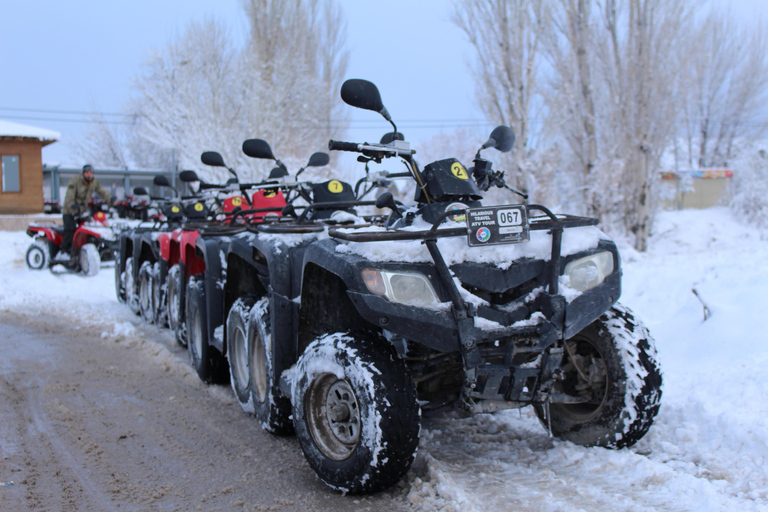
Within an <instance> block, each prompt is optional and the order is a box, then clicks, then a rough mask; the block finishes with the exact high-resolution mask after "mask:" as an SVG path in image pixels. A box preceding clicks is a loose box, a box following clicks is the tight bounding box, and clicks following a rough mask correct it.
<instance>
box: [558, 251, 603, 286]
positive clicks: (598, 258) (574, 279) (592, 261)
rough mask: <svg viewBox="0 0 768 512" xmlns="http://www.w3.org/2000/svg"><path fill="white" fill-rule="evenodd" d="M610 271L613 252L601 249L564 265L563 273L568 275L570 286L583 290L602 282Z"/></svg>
mask: <svg viewBox="0 0 768 512" xmlns="http://www.w3.org/2000/svg"><path fill="white" fill-rule="evenodd" d="M612 273H613V254H612V253H610V252H608V251H603V252H598V253H595V254H590V255H589V256H584V257H583V258H579V259H577V260H573V261H571V262H570V263H568V264H567V265H566V266H565V271H564V272H563V275H565V276H567V277H568V279H569V282H570V284H569V286H570V287H571V288H573V289H574V290H577V291H580V292H585V291H587V290H590V289H592V288H594V287H595V286H597V285H599V284H602V282H603V281H605V278H606V277H608V276H609V275H611V274H612Z"/></svg>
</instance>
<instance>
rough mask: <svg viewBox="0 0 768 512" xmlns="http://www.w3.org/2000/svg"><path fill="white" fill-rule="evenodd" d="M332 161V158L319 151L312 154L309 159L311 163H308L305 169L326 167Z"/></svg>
mask: <svg viewBox="0 0 768 512" xmlns="http://www.w3.org/2000/svg"><path fill="white" fill-rule="evenodd" d="M330 161H331V157H330V156H328V153H324V152H322V151H318V152H317V153H312V156H310V157H309V162H307V165H306V166H305V167H324V166H326V165H328V162H330Z"/></svg>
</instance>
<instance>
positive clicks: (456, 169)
mask: <svg viewBox="0 0 768 512" xmlns="http://www.w3.org/2000/svg"><path fill="white" fill-rule="evenodd" d="M451 172H452V173H453V175H454V176H456V177H457V178H459V179H462V180H466V179H468V178H469V176H467V170H466V169H465V168H464V166H463V165H461V164H460V163H459V162H453V164H451Z"/></svg>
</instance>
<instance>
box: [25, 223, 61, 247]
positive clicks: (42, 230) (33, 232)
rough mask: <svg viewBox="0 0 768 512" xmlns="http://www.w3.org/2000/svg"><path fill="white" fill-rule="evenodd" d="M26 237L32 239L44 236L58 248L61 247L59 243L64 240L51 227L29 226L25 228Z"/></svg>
mask: <svg viewBox="0 0 768 512" xmlns="http://www.w3.org/2000/svg"><path fill="white" fill-rule="evenodd" d="M27 235H29V236H31V237H32V238H36V237H38V236H45V238H47V239H48V241H50V242H51V243H53V244H56V245H58V246H61V242H62V241H63V240H64V237H63V236H62V235H61V234H60V233H59V232H58V231H56V230H55V228H53V227H51V226H34V225H31V226H29V227H28V228H27Z"/></svg>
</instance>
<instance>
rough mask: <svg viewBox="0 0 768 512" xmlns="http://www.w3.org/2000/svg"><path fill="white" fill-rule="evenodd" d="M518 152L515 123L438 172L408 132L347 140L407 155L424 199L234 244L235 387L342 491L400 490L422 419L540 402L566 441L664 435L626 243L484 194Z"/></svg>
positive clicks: (269, 230) (290, 225) (376, 154)
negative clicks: (371, 216)
mask: <svg viewBox="0 0 768 512" xmlns="http://www.w3.org/2000/svg"><path fill="white" fill-rule="evenodd" d="M341 97H342V99H343V100H344V101H345V102H346V103H348V104H350V105H352V106H354V107H358V108H362V109H366V110H372V111H375V112H379V113H381V114H382V115H383V116H384V117H385V118H386V119H387V120H388V121H390V123H392V125H393V127H394V128H395V132H394V133H395V134H397V128H396V126H395V125H394V123H393V122H392V120H391V118H390V116H389V113H388V112H387V110H386V109H385V108H384V105H383V103H382V101H381V97H380V95H379V92H378V90H377V88H376V87H375V86H374V85H373V84H372V83H370V82H367V81H364V80H348V81H346V82H345V83H344V85H343V86H342V89H341ZM513 144H514V134H513V133H512V130H510V129H509V128H508V127H505V126H500V127H498V128H496V129H495V130H494V131H493V132H492V134H491V137H490V138H489V139H488V141H487V142H485V143H484V144H483V145H482V147H481V148H480V150H478V152H477V155H476V157H475V159H474V165H473V166H472V167H470V168H469V169H467V168H466V167H465V166H464V165H463V164H462V163H461V162H459V161H458V160H455V159H452V158H448V159H445V160H440V161H437V162H432V163H430V164H429V165H426V166H425V167H424V168H423V169H420V168H419V167H418V165H417V163H416V161H415V159H414V157H413V155H414V152H413V151H412V150H411V149H410V146H409V144H408V143H406V142H405V141H403V140H402V137H397V136H392V137H389V138H388V140H387V141H386V142H385V143H378V144H368V143H353V142H338V141H330V143H329V148H330V149H331V150H342V151H351V152H355V153H359V154H360V155H361V157H360V158H361V159H362V161H365V162H366V163H368V162H376V163H380V162H382V161H383V160H384V159H387V158H399V159H400V160H401V161H402V162H404V163H405V165H406V167H407V168H408V170H409V173H410V175H411V177H412V178H413V180H414V181H415V184H416V195H415V202H416V204H414V205H412V206H410V207H403V206H401V205H398V204H397V203H396V202H395V201H394V200H393V198H392V195H391V194H387V193H385V194H382V195H380V196H379V197H378V199H377V201H376V206H378V207H379V208H386V209H389V210H390V211H391V213H390V214H389V216H388V218H387V219H386V221H384V222H383V223H375V222H374V223H373V224H370V223H369V224H360V225H352V226H349V225H329V224H328V223H327V222H322V223H321V222H318V221H312V220H311V219H309V218H308V216H307V215H305V214H304V213H302V215H301V216H299V217H298V218H294V219H293V220H292V221H290V222H287V223H286V222H280V223H272V224H262V225H258V226H252V227H249V228H248V229H249V232H250V233H249V235H248V236H245V235H244V236H240V237H237V238H235V239H233V240H232V242H231V244H230V246H229V250H228V253H227V256H226V265H227V271H226V278H225V283H224V311H225V313H226V318H227V320H226V328H225V332H224V335H225V344H226V345H227V347H228V350H227V355H228V357H229V363H230V372H231V381H232V385H233V388H234V390H235V393H236V395H237V398H238V400H239V401H240V403H241V406H242V407H243V408H244V409H245V410H249V411H252V412H253V413H254V414H255V415H256V417H257V418H258V419H259V421H260V422H261V424H262V426H263V427H264V428H265V429H266V430H268V431H271V432H273V433H276V434H283V435H285V434H290V433H292V432H294V431H295V433H296V435H297V437H298V440H299V443H300V445H301V448H302V450H303V452H304V455H305V457H306V459H307V461H308V462H309V464H310V466H311V467H312V469H313V470H314V471H315V472H316V474H317V475H318V476H319V478H320V479H321V480H322V481H323V482H325V483H326V484H327V485H329V486H330V487H332V488H334V489H338V490H343V491H346V492H352V493H360V492H373V491H376V490H378V489H382V488H385V487H387V486H390V485H393V484H394V483H396V482H397V481H398V480H399V479H400V478H402V477H403V475H405V473H406V472H407V471H408V469H409V468H410V465H411V463H412V461H413V459H414V456H415V452H416V448H417V445H418V436H419V428H420V414H421V411H422V410H425V411H426V410H430V409H437V408H441V407H445V406H447V405H458V406H460V407H462V408H464V409H465V410H468V411H470V412H494V411H499V410H503V409H511V408H521V407H524V406H528V405H530V406H533V408H534V410H535V412H536V414H537V415H538V417H539V419H540V420H541V423H542V424H543V426H544V427H545V429H546V430H547V431H549V432H550V433H551V435H553V436H556V437H558V438H561V439H566V440H569V441H572V442H574V443H577V444H580V445H585V446H604V447H608V448H622V447H627V446H631V445H633V444H634V443H636V442H637V441H638V440H639V439H640V438H642V437H643V435H645V433H646V432H647V431H648V429H649V428H650V426H651V424H652V422H653V419H654V417H655V416H656V414H657V412H658V410H659V406H660V398H661V371H660V369H659V365H658V361H657V356H656V349H655V347H654V342H653V339H652V338H651V336H650V335H649V333H648V331H647V329H646V328H645V327H644V326H643V325H642V323H641V322H640V321H639V319H637V318H636V317H635V316H634V315H633V313H632V312H631V311H629V310H628V309H627V308H625V307H623V306H621V305H619V304H618V303H617V300H618V298H619V295H620V292H621V266H620V259H619V254H618V251H617V248H616V245H615V244H614V243H613V242H612V241H610V240H609V239H608V238H607V237H606V236H605V235H604V234H602V233H601V232H600V231H599V230H598V229H597V228H596V227H595V225H596V224H597V221H596V220H595V219H590V218H584V217H575V216H569V215H555V214H553V213H552V212H550V211H549V209H547V208H546V207H544V206H541V205H534V204H504V205H495V206H489V205H483V204H482V202H481V200H482V197H483V192H485V191H487V190H488V189H489V188H490V187H491V186H497V187H504V188H508V189H510V190H512V191H514V189H511V187H508V186H507V185H506V183H505V182H504V179H503V173H502V172H498V171H494V170H493V169H492V164H491V162H490V161H488V160H486V159H484V158H482V156H481V152H482V151H483V150H485V149H488V148H495V149H497V150H499V151H502V152H505V151H509V150H511V148H512V146H513ZM265 158H266V156H265ZM342 188H343V187H341V186H339V185H336V184H334V185H332V186H328V187H327V190H328V191H329V192H331V193H332V192H333V191H339V192H340V191H341V190H342ZM327 204H328V203H326V205H327ZM353 206H354V205H353V204H351V203H345V202H344V201H339V202H336V203H333V207H334V208H336V209H349V208H351V207H353ZM307 208H308V209H312V208H313V206H312V205H309V206H308V207H307Z"/></svg>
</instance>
